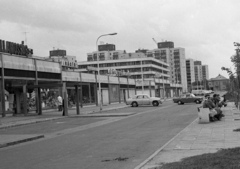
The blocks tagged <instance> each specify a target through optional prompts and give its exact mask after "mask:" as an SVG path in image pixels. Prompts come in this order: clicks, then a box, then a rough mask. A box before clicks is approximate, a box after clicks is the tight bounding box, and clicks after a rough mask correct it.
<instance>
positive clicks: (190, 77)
mask: <svg viewBox="0 0 240 169" xmlns="http://www.w3.org/2000/svg"><path fill="white" fill-rule="evenodd" d="M186 72H187V88H188V92H191V91H192V84H193V82H194V81H195V74H194V60H193V59H186Z"/></svg>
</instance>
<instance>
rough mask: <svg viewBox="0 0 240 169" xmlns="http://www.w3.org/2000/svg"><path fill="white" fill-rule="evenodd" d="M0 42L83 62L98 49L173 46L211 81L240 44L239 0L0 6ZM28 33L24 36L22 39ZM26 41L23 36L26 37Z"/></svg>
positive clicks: (9, 2) (39, 0)
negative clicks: (105, 46)
mask: <svg viewBox="0 0 240 169" xmlns="http://www.w3.org/2000/svg"><path fill="white" fill-rule="evenodd" d="M0 6H1V10H0V39H2V40H7V41H12V42H18V43H20V42H21V41H22V40H26V39H27V45H28V46H29V48H32V49H33V51H34V55H37V56H42V57H46V56H49V51H50V50H52V49H53V48H55V49H57V48H59V49H65V50H67V54H68V55H73V56H76V57H77V60H78V61H86V60H87V53H89V52H93V51H96V40H97V38H98V37H99V36H100V35H102V34H106V33H113V32H117V33H118V34H117V35H115V36H107V37H102V38H101V39H100V40H99V43H101V42H103V43H113V44H115V45H116V49H117V50H126V51H127V52H134V51H135V50H137V49H139V48H144V49H155V48H157V46H156V44H155V42H154V41H153V40H152V38H154V39H155V40H156V41H158V42H161V41H163V40H164V41H166V40H167V41H173V42H174V45H175V47H182V48H185V51H186V58H192V59H195V60H201V61H202V64H207V65H209V74H210V78H212V77H216V76H217V75H218V74H222V75H224V76H225V77H228V76H227V73H226V72H224V71H222V70H221V67H222V66H225V67H232V69H233V66H232V63H231V62H230V57H231V56H232V55H233V54H234V53H235V50H234V49H235V47H234V45H233V42H240V1H239V0H68V1H67V0H48V1H43V0H0ZM24 32H27V33H24ZM25 35H26V36H25Z"/></svg>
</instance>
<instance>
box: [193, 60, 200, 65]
mask: <svg viewBox="0 0 240 169" xmlns="http://www.w3.org/2000/svg"><path fill="white" fill-rule="evenodd" d="M194 65H202V61H199V60H196V61H194Z"/></svg>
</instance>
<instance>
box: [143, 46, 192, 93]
mask: <svg viewBox="0 0 240 169" xmlns="http://www.w3.org/2000/svg"><path fill="white" fill-rule="evenodd" d="M146 54H147V57H154V58H156V59H159V60H161V61H163V62H166V63H168V64H169V80H170V82H171V83H173V84H176V85H177V84H181V85H182V90H183V92H187V76H186V59H185V49H184V48H180V47H178V48H175V47H174V43H173V42H168V41H166V42H159V43H158V49H154V50H149V51H147V52H146Z"/></svg>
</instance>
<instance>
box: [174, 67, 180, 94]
mask: <svg viewBox="0 0 240 169" xmlns="http://www.w3.org/2000/svg"><path fill="white" fill-rule="evenodd" d="M178 69H179V68H176V69H175V70H176V77H177V81H176V83H175V84H176V89H175V95H176V97H177V84H178V73H177V70H178Z"/></svg>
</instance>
